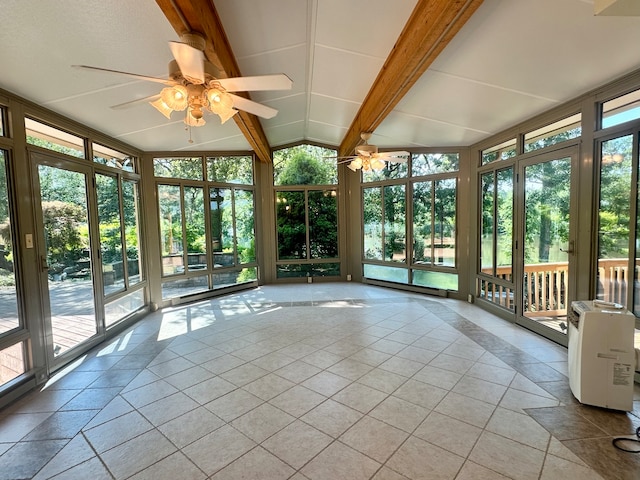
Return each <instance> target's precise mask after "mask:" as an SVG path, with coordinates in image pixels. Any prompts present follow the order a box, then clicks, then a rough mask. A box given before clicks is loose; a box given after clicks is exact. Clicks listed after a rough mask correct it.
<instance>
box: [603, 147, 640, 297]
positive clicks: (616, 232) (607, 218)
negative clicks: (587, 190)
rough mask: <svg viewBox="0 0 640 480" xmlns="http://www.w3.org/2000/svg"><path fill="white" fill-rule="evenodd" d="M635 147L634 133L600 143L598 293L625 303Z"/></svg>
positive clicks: (628, 276)
mask: <svg viewBox="0 0 640 480" xmlns="http://www.w3.org/2000/svg"><path fill="white" fill-rule="evenodd" d="M632 148H633V135H625V136H622V137H618V138H613V139H611V140H607V141H604V142H602V144H601V147H600V192H599V203H598V207H599V208H598V272H597V280H598V281H597V290H596V296H597V298H599V299H603V300H606V301H609V302H616V303H621V304H622V305H625V306H626V305H627V287H628V286H627V282H628V280H629V278H630V275H629V273H628V272H629V258H630V255H631V253H630V233H631V225H632V224H631V196H630V195H631V193H630V191H631V190H632V189H631V186H632V185H631V180H632V173H633V157H632ZM636 168H637V166H636Z"/></svg>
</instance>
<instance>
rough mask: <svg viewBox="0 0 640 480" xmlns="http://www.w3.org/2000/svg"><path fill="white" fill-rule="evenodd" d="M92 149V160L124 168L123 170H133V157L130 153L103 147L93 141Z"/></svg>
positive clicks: (120, 168)
mask: <svg viewBox="0 0 640 480" xmlns="http://www.w3.org/2000/svg"><path fill="white" fill-rule="evenodd" d="M92 150H93V161H94V162H96V163H98V164H100V165H106V166H108V167H112V168H117V169H119V170H124V171H125V172H135V158H134V157H132V156H131V155H127V154H126V153H122V152H119V151H117V150H114V149H112V148H109V147H105V146H104V145H100V144H99V143H93V144H92Z"/></svg>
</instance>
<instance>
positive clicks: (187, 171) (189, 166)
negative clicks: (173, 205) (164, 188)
mask: <svg viewBox="0 0 640 480" xmlns="http://www.w3.org/2000/svg"><path fill="white" fill-rule="evenodd" d="M153 174H154V175H155V176H156V177H164V178H184V179H186V180H202V179H203V176H202V158H200V157H194V158H154V159H153Z"/></svg>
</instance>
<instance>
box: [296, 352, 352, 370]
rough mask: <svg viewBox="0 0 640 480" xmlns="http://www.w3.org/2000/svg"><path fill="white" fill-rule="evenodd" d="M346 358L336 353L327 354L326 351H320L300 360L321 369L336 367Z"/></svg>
mask: <svg viewBox="0 0 640 480" xmlns="http://www.w3.org/2000/svg"><path fill="white" fill-rule="evenodd" d="M342 359H344V357H342V356H340V355H336V354H335V353H330V352H326V351H324V350H318V351H316V352H313V353H311V354H310V355H306V356H304V357H302V358H301V359H300V360H302V361H304V362H306V363H309V364H311V365H313V366H315V367H318V368H320V369H325V368H329V367H330V366H331V365H335V364H336V363H338V362H339V361H340V360H342Z"/></svg>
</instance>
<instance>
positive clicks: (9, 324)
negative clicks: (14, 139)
mask: <svg viewBox="0 0 640 480" xmlns="http://www.w3.org/2000/svg"><path fill="white" fill-rule="evenodd" d="M8 160H9V159H8V153H7V152H6V151H4V150H0V295H1V296H2V310H0V338H1V337H2V336H3V334H6V333H8V332H11V331H13V330H15V329H17V328H19V327H20V326H21V322H20V315H19V312H18V295H17V288H16V264H15V257H14V249H13V246H14V245H15V243H14V239H15V237H14V233H13V227H12V222H11V217H12V215H11V205H12V202H11V195H10V192H9V181H8V177H9V169H8V166H9V165H8Z"/></svg>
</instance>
